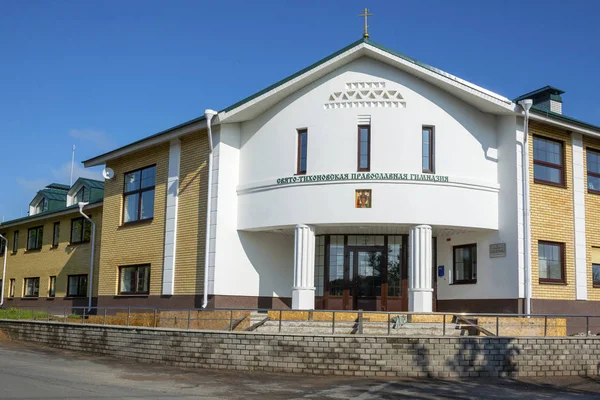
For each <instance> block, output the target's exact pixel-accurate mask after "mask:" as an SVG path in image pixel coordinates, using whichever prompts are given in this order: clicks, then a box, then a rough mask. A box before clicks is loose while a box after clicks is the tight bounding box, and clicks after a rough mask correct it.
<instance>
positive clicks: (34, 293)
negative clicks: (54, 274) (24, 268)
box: [23, 278, 40, 297]
mask: <svg viewBox="0 0 600 400" xmlns="http://www.w3.org/2000/svg"><path fill="white" fill-rule="evenodd" d="M24 283H25V284H24V286H23V289H24V290H23V297H38V296H39V295H40V278H25V280H24Z"/></svg>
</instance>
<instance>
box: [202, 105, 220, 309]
mask: <svg viewBox="0 0 600 400" xmlns="http://www.w3.org/2000/svg"><path fill="white" fill-rule="evenodd" d="M215 115H217V112H216V111H214V110H210V109H206V110H204V117H205V118H206V127H207V129H208V190H207V193H206V196H207V199H206V233H205V235H204V236H205V237H206V239H205V240H206V243H205V245H204V291H203V297H204V298H203V301H202V308H206V306H207V305H208V264H209V259H210V257H209V255H210V225H211V222H212V221H211V211H212V206H211V203H212V202H211V200H212V175H213V169H212V164H213V137H212V127H211V122H212V119H213V117H214V116H215Z"/></svg>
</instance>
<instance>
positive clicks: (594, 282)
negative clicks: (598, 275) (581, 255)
mask: <svg viewBox="0 0 600 400" xmlns="http://www.w3.org/2000/svg"><path fill="white" fill-rule="evenodd" d="M594 266H597V267H598V268H600V264H598V263H592V287H595V288H600V280H598V281H596V280H594Z"/></svg>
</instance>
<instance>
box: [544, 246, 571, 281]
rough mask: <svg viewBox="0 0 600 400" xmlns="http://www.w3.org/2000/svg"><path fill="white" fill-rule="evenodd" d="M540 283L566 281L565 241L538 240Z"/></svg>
mask: <svg viewBox="0 0 600 400" xmlns="http://www.w3.org/2000/svg"><path fill="white" fill-rule="evenodd" d="M538 268H539V280H540V283H565V245H564V243H554V242H544V241H541V240H540V241H539V242H538Z"/></svg>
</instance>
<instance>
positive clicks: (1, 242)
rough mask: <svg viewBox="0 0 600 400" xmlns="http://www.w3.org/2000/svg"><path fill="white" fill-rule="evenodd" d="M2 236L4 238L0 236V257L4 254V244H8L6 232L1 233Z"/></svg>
mask: <svg viewBox="0 0 600 400" xmlns="http://www.w3.org/2000/svg"><path fill="white" fill-rule="evenodd" d="M2 237H4V239H2V238H0V257H2V256H3V255H4V250H5V249H6V246H8V237H7V236H6V233H3V234H2Z"/></svg>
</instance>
